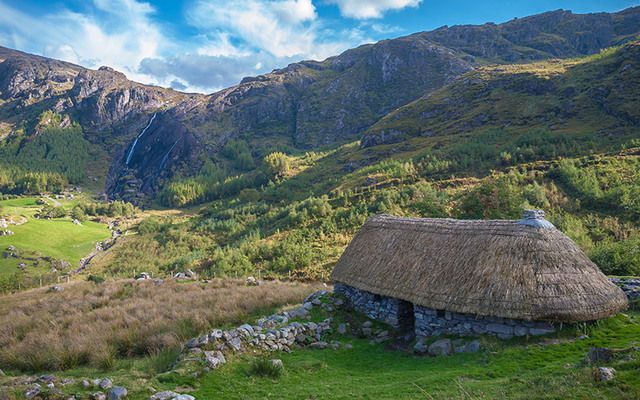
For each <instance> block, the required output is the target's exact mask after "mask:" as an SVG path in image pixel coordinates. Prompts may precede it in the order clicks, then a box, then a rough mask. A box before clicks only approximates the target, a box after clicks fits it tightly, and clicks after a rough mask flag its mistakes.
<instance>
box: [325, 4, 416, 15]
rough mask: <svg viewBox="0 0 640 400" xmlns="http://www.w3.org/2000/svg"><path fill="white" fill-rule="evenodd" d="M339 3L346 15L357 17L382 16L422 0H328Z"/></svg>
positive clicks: (342, 12) (341, 11)
mask: <svg viewBox="0 0 640 400" xmlns="http://www.w3.org/2000/svg"><path fill="white" fill-rule="evenodd" d="M327 2H328V3H330V4H337V5H338V8H340V13H341V14H342V15H343V16H345V17H350V18H356V19H368V18H380V17H382V16H383V14H384V13H385V12H386V11H390V10H401V9H403V8H406V7H417V6H419V5H420V3H421V2H422V0H327Z"/></svg>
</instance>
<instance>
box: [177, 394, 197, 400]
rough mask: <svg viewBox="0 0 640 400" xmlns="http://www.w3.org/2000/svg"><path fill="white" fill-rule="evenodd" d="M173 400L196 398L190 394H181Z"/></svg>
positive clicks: (194, 399) (192, 399)
mask: <svg viewBox="0 0 640 400" xmlns="http://www.w3.org/2000/svg"><path fill="white" fill-rule="evenodd" d="M171 400H196V398H195V397H193V396H190V395H188V394H179V395H177V396H176V397H174V398H173V399H171Z"/></svg>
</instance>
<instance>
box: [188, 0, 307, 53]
mask: <svg viewBox="0 0 640 400" xmlns="http://www.w3.org/2000/svg"><path fill="white" fill-rule="evenodd" d="M187 16H188V20H189V22H190V23H191V24H192V25H194V26H196V27H197V28H199V29H203V30H214V31H224V32H228V33H230V34H232V35H233V36H235V37H237V38H239V39H241V40H242V41H243V42H245V43H246V44H247V45H248V46H250V47H253V48H257V49H260V50H264V51H267V52H269V53H271V54H273V55H274V56H276V57H288V56H293V55H296V54H306V53H308V52H309V49H311V48H312V47H313V45H314V43H315V32H314V30H313V29H312V28H311V27H310V22H311V21H313V20H315V19H316V18H317V14H316V10H315V7H314V6H313V3H312V2H311V0H267V1H265V0H234V1H226V0H199V1H197V2H196V3H195V5H194V6H193V7H192V8H191V9H190V10H188V14H187Z"/></svg>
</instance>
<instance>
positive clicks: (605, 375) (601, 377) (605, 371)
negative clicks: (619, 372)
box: [594, 367, 616, 382]
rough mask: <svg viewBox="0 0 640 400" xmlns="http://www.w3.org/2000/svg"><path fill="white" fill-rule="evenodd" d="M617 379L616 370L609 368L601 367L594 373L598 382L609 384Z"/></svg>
mask: <svg viewBox="0 0 640 400" xmlns="http://www.w3.org/2000/svg"><path fill="white" fill-rule="evenodd" d="M615 377H616V370H615V369H613V368H609V367H599V368H598V369H596V370H595V371H594V378H595V380H596V381H598V382H608V381H610V380H613V378H615Z"/></svg>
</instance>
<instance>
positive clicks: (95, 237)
mask: <svg viewBox="0 0 640 400" xmlns="http://www.w3.org/2000/svg"><path fill="white" fill-rule="evenodd" d="M36 200H37V198H34V197H21V198H16V199H10V200H3V201H0V214H1V215H4V216H14V217H19V216H22V217H24V218H26V219H27V222H26V223H24V224H22V225H10V228H9V229H10V230H11V231H13V232H14V233H15V235H12V236H3V237H0V250H4V249H6V248H7V247H8V246H10V245H12V246H15V247H16V248H18V249H19V250H22V251H27V252H29V253H33V254H32V255H34V254H38V255H40V256H42V257H52V258H56V259H61V260H66V261H68V262H70V263H71V264H72V265H73V266H77V265H78V263H79V261H80V259H81V258H83V257H85V256H87V255H88V254H89V253H90V252H91V250H93V248H94V247H95V244H96V243H97V242H99V241H102V240H105V239H108V238H109V237H110V233H109V230H108V229H107V227H106V225H104V224H100V223H96V222H91V221H86V222H84V223H83V224H82V225H74V224H73V223H72V221H71V219H70V218H59V219H51V220H40V219H36V218H34V214H36V212H37V211H38V209H39V208H40V207H41V206H40V205H38V204H37V203H36ZM46 201H47V202H52V200H46ZM57 202H59V203H61V207H65V208H70V207H72V206H73V203H74V202H73V201H69V200H60V201H57ZM12 261H15V260H11V259H0V276H2V275H3V274H4V275H6V274H13V273H14V272H15V268H14V267H15V265H13V264H15V262H12Z"/></svg>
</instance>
